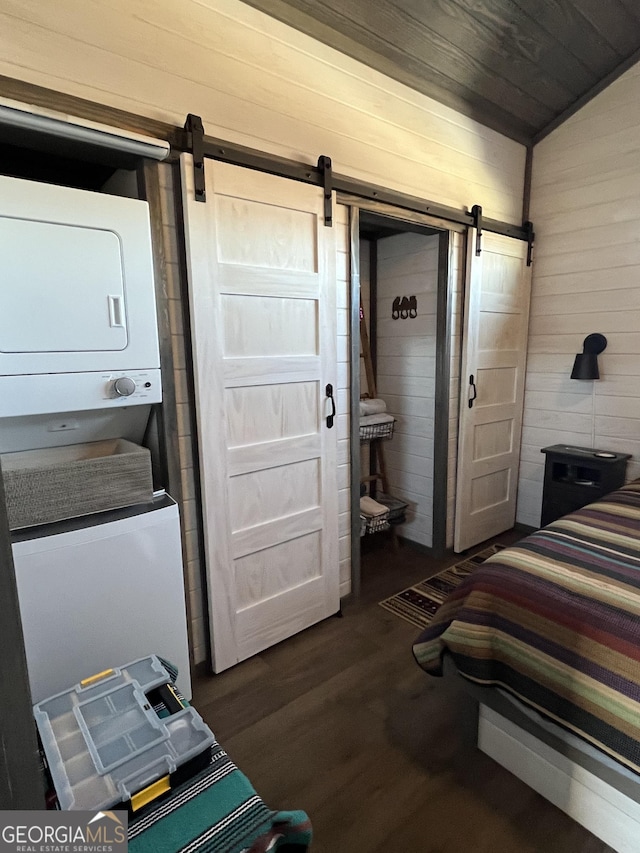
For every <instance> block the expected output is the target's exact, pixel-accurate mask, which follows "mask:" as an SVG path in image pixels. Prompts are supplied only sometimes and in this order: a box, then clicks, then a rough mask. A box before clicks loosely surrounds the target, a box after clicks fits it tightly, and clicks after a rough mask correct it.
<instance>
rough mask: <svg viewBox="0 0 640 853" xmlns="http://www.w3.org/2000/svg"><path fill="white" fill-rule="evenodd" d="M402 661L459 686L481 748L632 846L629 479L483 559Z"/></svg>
mask: <svg viewBox="0 0 640 853" xmlns="http://www.w3.org/2000/svg"><path fill="white" fill-rule="evenodd" d="M413 652H414V655H415V657H416V660H417V662H418V663H419V665H420V666H421V667H422V668H423V669H424V670H425V671H426V672H428V673H430V674H431V675H436V676H438V675H442V674H443V673H445V672H446V671H447V670H448V669H451V668H454V669H455V670H456V671H457V673H458V674H460V675H462V676H464V678H465V679H466V681H467V682H468V683H469V685H470V688H471V689H472V692H475V694H476V696H477V698H478V700H479V702H480V714H479V746H480V748H482V749H484V751H485V752H488V753H489V754H490V755H492V757H494V758H496V759H497V760H498V761H499V762H500V763H502V764H504V765H505V766H507V767H508V769H509V770H511V771H512V772H514V773H515V774H516V775H518V776H520V778H523V779H524V781H526V782H527V783H528V784H530V785H531V786H532V787H534V788H535V789H536V790H538V791H539V792H540V793H542V794H543V795H544V796H547V797H548V799H551V800H552V801H553V802H555V803H556V805H559V806H560V807H561V808H563V809H564V810H565V811H567V812H568V813H569V814H571V815H572V816H573V817H574V818H576V819H577V820H578V821H579V822H580V823H583V825H585V826H587V828H589V829H590V830H591V831H592V832H594V833H595V834H596V835H598V836H599V837H600V838H602V839H603V840H605V841H606V842H607V843H608V844H610V845H611V846H612V847H614V849H616V850H620V851H637V850H638V849H640V847H639V842H638V840H637V839H638V837H640V480H637V481H635V482H633V483H630V484H628V485H627V486H625V487H623V488H622V489H619V490H618V491H616V492H612V493H611V494H610V495H607V496H606V497H605V498H603V499H602V500H599V501H597V502H596V503H594V504H590V505H589V506H587V507H584V508H583V509H580V510H578V511H576V512H574V513H571V514H570V515H567V516H565V517H564V518H561V519H559V520H557V521H555V522H553V523H552V524H550V525H548V526H547V527H545V528H543V529H541V530H539V531H537V532H536V533H533V534H531V535H530V536H528V537H526V538H525V539H524V540H522V541H521V542H519V543H517V544H516V545H514V546H511V547H508V548H506V549H504V550H502V551H500V552H499V553H497V554H496V555H495V556H493V557H491V558H489V559H488V560H487V561H486V562H484V563H483V564H482V565H481V566H480V567H479V568H478V569H477V570H476V571H475V572H474V573H473V574H472V575H470V576H469V577H468V578H467V579H466V580H465V581H463V583H462V584H461V585H460V586H459V587H458V588H457V589H456V590H454V592H453V593H451V595H450V596H449V597H448V598H447V600H446V601H445V603H444V604H443V605H442V606H441V608H440V609H439V610H438V611H437V613H436V615H435V617H434V620H433V621H432V623H431V624H430V625H429V627H428V628H427V629H426V630H425V631H423V632H422V633H421V635H420V636H419V637H418V638H417V640H416V642H415V643H414V646H413Z"/></svg>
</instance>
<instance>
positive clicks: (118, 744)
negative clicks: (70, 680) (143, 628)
mask: <svg viewBox="0 0 640 853" xmlns="http://www.w3.org/2000/svg"><path fill="white" fill-rule="evenodd" d="M159 690H164V691H165V692H166V690H169V692H170V694H171V701H172V703H174V704H175V708H171V709H168V711H169V712H168V713H167V714H166V715H164V716H159V715H158V714H157V713H156V711H155V710H154V707H153V706H154V704H155V702H154V699H153V698H152V697H153V696H154V695H155V693H157V692H158V691H159ZM154 691H155V692H154ZM33 712H34V717H35V721H36V725H37V727H38V733H39V735H40V740H41V742H42V748H43V750H44V754H45V757H46V760H47V765H48V770H49V773H50V776H51V780H52V782H53V785H54V787H55V792H56V795H57V799H58V802H59V804H60V807H61V808H62V809H71V810H75V809H83V810H91V811H93V810H97V809H106V808H111V807H112V806H119V805H126V806H127V808H128V809H129V811H131V812H135V811H137V810H138V809H141V808H143V807H144V806H145V805H147V804H148V803H149V802H152V801H153V800H154V799H156V798H157V797H158V796H161V795H162V794H165V793H166V792H167V791H169V790H171V789H172V788H174V787H176V785H178V784H181V783H182V782H183V781H186V779H188V778H190V777H191V776H192V775H194V774H195V773H197V772H199V771H200V770H201V769H203V768H204V767H206V766H207V765H208V763H209V760H210V753H211V749H210V747H211V746H212V745H213V744H214V741H215V739H214V736H213V732H212V731H211V730H210V729H209V727H208V726H207V725H206V723H205V722H204V720H203V719H202V717H201V716H200V715H199V714H198V713H197V711H196V710H195V709H194V708H192V707H190V706H188V705H187V704H186V703H184V702H182V701H181V700H180V698H179V697H178V696H177V694H176V692H175V690H174V688H173V685H172V683H171V682H170V674H169V672H168V671H167V670H166V669H165V668H164V666H163V665H162V663H161V662H160V660H159V658H157V657H156V656H155V655H151V656H150V657H147V658H141V659H140V660H137V661H133V662H132V663H130V664H127V665H125V666H123V667H119V668H116V669H112V670H107V671H105V672H102V673H98V674H97V675H95V676H92V677H91V678H88V679H86V681H84V682H81V683H80V684H77V685H76V686H75V687H73V688H71V689H69V690H65V691H64V692H62V693H58V694H57V695H56V696H52V697H51V698H50V699H46V700H45V701H44V702H39V703H38V704H37V705H34V708H33Z"/></svg>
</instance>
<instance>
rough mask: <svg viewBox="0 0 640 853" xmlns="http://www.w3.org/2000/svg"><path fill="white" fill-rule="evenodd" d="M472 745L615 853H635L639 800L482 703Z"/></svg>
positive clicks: (638, 833)
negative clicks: (476, 739)
mask: <svg viewBox="0 0 640 853" xmlns="http://www.w3.org/2000/svg"><path fill="white" fill-rule="evenodd" d="M478 748H479V749H481V750H482V751H483V752H485V753H486V754H487V755H489V756H490V757H491V758H493V760H494V761H497V762H498V764H501V765H502V766H503V767H504V768H506V769H507V770H509V771H510V772H511V773H513V774H514V776H517V777H518V778H519V779H521V780H522V781H523V782H525V783H526V784H527V785H529V787H530V788H533V790H534V791H537V792H538V793H539V794H541V795H542V796H543V797H545V799H547V800H549V801H550V802H551V803H553V804H554V805H555V806H557V807H558V808H559V809H562V811H563V812H565V814H568V815H569V817H571V818H573V819H574V820H575V821H576V822H577V823H579V824H581V826H584V827H585V828H586V829H588V830H589V832H592V833H593V834H594V835H596V836H597V837H598V838H600V839H602V841H604V842H605V843H606V844H609V845H610V846H611V847H613V849H614V850H616V851H618V853H637V851H638V838H639V837H640V804H639V803H637V802H635V801H634V800H632V799H630V798H629V797H627V796H626V795H625V794H622V793H620V791H617V790H616V789H615V788H613V787H612V786H611V785H609V784H607V783H606V782H603V781H602V779H599V778H598V777H597V776H594V774H593V773H590V772H589V771H587V770H585V769H584V768H583V767H580V765H578V764H575V763H574V762H572V761H570V760H569V759H568V758H567V757H566V756H564V755H561V754H560V753H559V752H556V751H555V750H554V749H552V748H551V747H550V746H548V745H547V744H545V743H543V742H542V741H541V740H539V739H538V738H536V737H534V736H533V735H532V734H530V733H529V732H526V731H525V730H524V729H521V728H520V727H519V726H517V725H515V723H512V722H511V721H510V720H507V719H506V718H505V717H503V716H501V715H500V714H497V713H496V712H495V711H493V710H492V709H491V708H489V707H487V706H486V705H483V704H482V703H481V704H480V709H479V718H478Z"/></svg>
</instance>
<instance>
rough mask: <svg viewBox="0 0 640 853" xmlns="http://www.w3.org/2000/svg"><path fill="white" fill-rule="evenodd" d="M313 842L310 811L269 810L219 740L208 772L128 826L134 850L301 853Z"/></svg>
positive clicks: (134, 852)
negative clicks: (308, 814) (276, 852)
mask: <svg viewBox="0 0 640 853" xmlns="http://www.w3.org/2000/svg"><path fill="white" fill-rule="evenodd" d="M310 843H311V824H310V822H309V818H308V817H307V815H306V814H305V812H303V811H287V812H282V811H281V812H278V811H273V810H272V809H269V808H268V807H267V806H266V805H265V803H264V802H263V801H262V800H261V799H260V797H259V796H258V795H257V793H256V792H255V790H254V788H253V786H252V785H251V783H250V782H249V780H248V779H247V777H246V776H245V775H244V774H243V773H241V772H240V770H238V768H237V767H236V766H235V764H234V763H233V762H232V761H231V759H230V758H229V756H228V755H227V754H226V752H225V751H224V750H223V749H222V747H220V745H219V744H217V743H216V744H215V745H214V746H213V747H212V748H211V763H210V765H209V766H208V768H207V769H206V770H204V771H202V772H201V773H198V774H197V775H196V776H195V777H194V778H193V779H191V780H190V781H189V782H187V783H185V784H184V785H181V786H180V787H178V788H176V789H175V790H174V791H173V792H172V793H171V794H170V795H169V796H168V797H167V799H165V800H162V801H160V802H158V803H157V804H154V805H152V806H149V807H147V809H145V810H144V812H143V813H142V814H140V815H137V816H136V817H135V818H134V819H132V820H131V822H130V824H129V853H196V851H197V853H243V851H246V853H266V851H272V850H279V851H282V853H302V851H305V850H307V848H308V846H309V844H310Z"/></svg>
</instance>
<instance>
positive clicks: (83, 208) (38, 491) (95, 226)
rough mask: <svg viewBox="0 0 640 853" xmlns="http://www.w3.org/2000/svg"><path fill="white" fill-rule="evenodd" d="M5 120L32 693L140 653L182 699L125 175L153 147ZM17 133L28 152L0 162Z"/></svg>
mask: <svg viewBox="0 0 640 853" xmlns="http://www.w3.org/2000/svg"><path fill="white" fill-rule="evenodd" d="M14 113H15V115H14V116H13V131H12V132H13V134H14V136H13V137H7V136H6V135H5V136H4V137H2V138H0V141H1V142H2V143H3V151H5V152H6V153H7V156H6V157H5V158H3V164H6V165H4V167H3V171H5V172H6V171H8V172H10V173H9V174H6V173H5V174H2V175H0V265H1V269H2V277H1V286H0V463H1V465H2V473H3V479H4V489H5V496H6V505H7V515H8V519H9V527H10V529H11V538H12V554H13V561H14V565H15V579H16V586H17V594H18V601H19V608H20V618H21V621H22V632H23V636H24V646H25V653H26V663H27V671H28V679H29V686H30V690H31V699H32V702H33V703H34V704H37V703H41V702H43V701H45V700H47V699H49V698H50V697H52V696H54V695H57V694H60V693H61V692H63V691H67V690H70V689H72V688H73V686H74V685H76V684H78V683H80V682H82V680H83V679H85V678H87V677H90V676H92V675H93V674H94V673H100V672H103V671H105V670H109V669H111V668H113V667H117V666H119V665H122V664H125V663H127V662H130V661H134V660H139V659H142V658H146V657H148V656H151V655H158V656H159V657H160V658H161V659H163V660H166V661H169V662H170V663H171V665H172V666H173V667H175V668H176V669H177V671H178V675H177V680H176V684H177V686H178V688H179V690H180V691H181V694H182V695H183V696H184V697H186V698H187V699H188V698H190V696H191V682H190V673H189V649H188V639H187V619H186V604H185V591H184V575H183V559H182V537H181V527H180V516H179V512H178V504H177V502H176V500H174V498H173V497H172V496H171V495H170V494H169V492H168V490H167V477H166V466H165V465H164V464H163V458H162V448H161V446H160V443H159V441H158V437H157V436H158V429H157V422H158V419H159V418H161V416H162V401H163V395H162V374H161V361H160V348H159V335H158V319H157V318H158V312H157V308H156V276H157V271H156V270H155V269H154V254H153V245H152V236H151V220H150V213H149V204H148V202H147V201H146V200H143V199H142V198H140V197H138V196H139V195H140V192H139V179H138V176H139V173H140V163H143V162H144V158H148V157H150V158H153V159H156V160H157V159H162V157H164V156H166V153H167V151H168V145H167V144H166V143H164V144H163V143H156V142H155V141H154V140H148V139H146V138H144V137H142V136H139V135H136V134H127V133H124V132H123V133H122V135H121V138H118V137H117V136H116V137H114V136H113V134H111V133H106V132H104V130H103V129H102V128H101V127H100V126H98V125H94V124H93V123H91V122H85V123H76V124H75V125H74V126H73V127H70V126H66V123H65V122H64V120H56V119H50V118H46V117H44V118H42V126H41V127H38V128H37V130H29V129H22V130H21V129H20V128H19V123H20V121H21V120H22V119H23V118H24V119H25V122H26V123H28V120H31V119H33V118H34V116H33V115H31V114H30V113H29V111H28V109H27V108H24V109H23V108H18V107H16V109H15V110H14ZM16 127H18V130H16ZM16 135H17V138H18V139H20V141H21V143H22V145H21V147H20V150H21V151H22V152H24V150H25V146H26V150H27V151H30V152H31V156H30V158H26V159H25V158H24V156H21V157H17V156H16V157H13V156H12V153H15V151H17V150H18V149H17V148H16V149H14V148H13V147H12V145H11V144H8V143H6V139H7V138H14V137H15V136H16ZM30 145H32V146H33V147H32V148H29V146H30ZM73 164H75V168H70V165H71V166H73ZM71 174H74V175H75V177H74V178H73V182H74V183H75V185H71V180H70V178H69V175H71ZM78 176H80V178H81V180H78ZM103 177H104V182H103V183H102V185H100V182H101V181H102V178H103ZM82 184H84V185H82Z"/></svg>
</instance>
